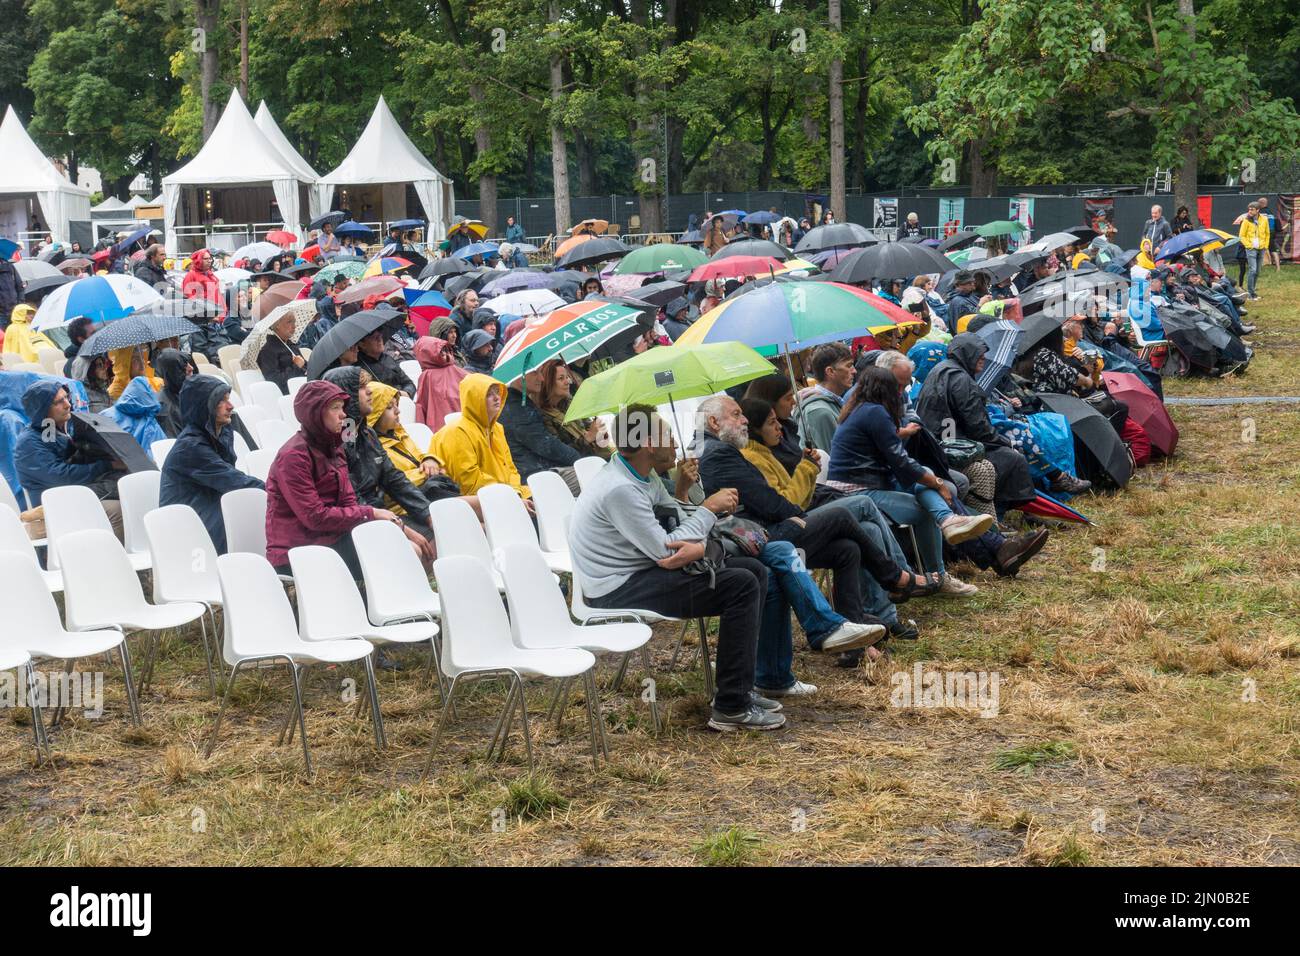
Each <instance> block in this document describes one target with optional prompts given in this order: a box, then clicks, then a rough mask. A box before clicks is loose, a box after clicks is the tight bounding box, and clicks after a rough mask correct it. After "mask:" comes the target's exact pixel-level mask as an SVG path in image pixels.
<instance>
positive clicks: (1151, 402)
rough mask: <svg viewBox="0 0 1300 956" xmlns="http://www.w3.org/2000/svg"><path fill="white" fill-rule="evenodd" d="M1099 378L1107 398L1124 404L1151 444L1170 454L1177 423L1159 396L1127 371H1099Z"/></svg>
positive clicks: (1175, 436) (1172, 451)
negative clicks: (1104, 386) (1108, 394)
mask: <svg viewBox="0 0 1300 956" xmlns="http://www.w3.org/2000/svg"><path fill="white" fill-rule="evenodd" d="M1101 377H1102V379H1103V380H1104V381H1105V383H1106V391H1108V392H1110V394H1111V397H1113V398H1117V399H1119V400H1120V401H1121V402H1124V403H1125V404H1126V405H1128V413H1129V417H1131V418H1132V419H1133V420H1134V421H1135V422H1137V423H1138V424H1139V425H1141V426H1142V427H1143V428H1144V429H1145V430H1146V433H1147V436H1148V437H1149V438H1150V439H1151V444H1152V445H1153V446H1154V447H1156V448H1158V449H1159V450H1160V451H1161V453H1162V454H1165V455H1172V454H1173V453H1174V449H1175V448H1177V447H1178V426H1177V425H1175V424H1174V420H1173V419H1172V418H1170V417H1169V412H1168V410H1167V409H1166V408H1165V403H1164V402H1162V401H1160V398H1159V396H1157V395H1156V393H1155V392H1153V391H1151V389H1150V388H1148V387H1147V384H1146V382H1144V381H1142V379H1140V378H1139V377H1138V376H1136V375H1134V374H1132V373H1131V372H1102V373H1101Z"/></svg>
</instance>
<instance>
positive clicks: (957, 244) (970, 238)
mask: <svg viewBox="0 0 1300 956" xmlns="http://www.w3.org/2000/svg"><path fill="white" fill-rule="evenodd" d="M979 237H980V234H979V233H978V232H975V231H974V230H973V229H959V230H958V231H957V232H954V233H953V234H952V235H951V236H948V237H947V238H946V239H944V240H943V241H942V242H940V243H939V247H938V248H939V251H940V252H952V251H954V250H956V249H965V248H966V247H967V246H969V245H970V244H971V243H973V242H974V241H975V240H976V239H978V238H979Z"/></svg>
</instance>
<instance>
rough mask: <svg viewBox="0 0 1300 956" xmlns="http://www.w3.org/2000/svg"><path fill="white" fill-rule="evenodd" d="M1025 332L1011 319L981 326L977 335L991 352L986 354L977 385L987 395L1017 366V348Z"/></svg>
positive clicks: (976, 380)
mask: <svg viewBox="0 0 1300 956" xmlns="http://www.w3.org/2000/svg"><path fill="white" fill-rule="evenodd" d="M1023 331H1024V330H1023V329H1021V328H1020V326H1019V325H1018V324H1017V323H1015V322H1012V321H1010V320H1009V319H998V320H997V321H996V322H990V323H989V324H988V325H983V326H980V328H979V329H978V330H977V331H976V333H975V334H976V335H978V336H979V337H980V338H982V339H983V340H984V341H985V342H987V343H988V346H989V350H988V351H987V352H985V353H984V369H983V371H981V372H980V374H979V376H978V377H977V378H976V379H975V384H976V385H978V386H979V387H980V390H981V391H982V392H983V393H984V394H985V395H988V394H989V393H990V392H992V391H993V387H994V386H995V385H997V383H998V382H999V381H1001V379H1002V376H1003V375H1005V374H1006V373H1007V372H1009V371H1010V370H1011V366H1012V365H1014V364H1015V361H1016V355H1017V352H1016V346H1017V345H1018V344H1019V343H1020V336H1021V334H1023Z"/></svg>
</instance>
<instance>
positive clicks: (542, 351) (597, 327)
mask: <svg viewBox="0 0 1300 956" xmlns="http://www.w3.org/2000/svg"><path fill="white" fill-rule="evenodd" d="M640 315H641V312H640V310H638V309H635V308H632V307H630V306H627V305H623V304H621V303H618V302H594V301H592V302H575V303H573V304H572V305H567V306H564V307H563V308H559V309H555V310H554V311H552V312H551V313H550V314H549V315H547V316H545V317H544V318H541V319H540V320H538V321H530V320H527V319H526V320H525V325H524V330H523V331H522V332H520V333H518V334H517V335H515V337H514V338H512V339H511V340H510V341H509V342H507V343H506V345H505V348H503V349H502V350H501V355H500V356H499V357H498V358H497V363H496V367H495V368H494V369H493V370H492V376H493V377H494V378H496V379H498V380H499V381H502V382H506V383H507V384H508V383H510V382H513V381H515V380H516V379H518V378H520V377H521V376H522V375H523V374H524V373H525V372H530V371H532V370H533V369H535V368H539V367H540V366H542V365H544V364H546V363H547V362H549V361H550V360H552V359H557V358H558V359H561V360H562V361H564V362H574V361H577V360H579V359H582V358H585V357H587V356H588V355H591V354H592V352H594V351H595V350H596V349H598V348H599V347H600V346H601V345H603V344H604V343H605V342H607V341H609V340H610V339H611V338H613V337H614V336H616V335H618V334H619V333H621V332H623V331H626V330H628V329H631V328H632V327H634V326H635V325H636V324H637V319H638V318H639V316H640ZM656 351H657V350H656ZM313 354H314V353H313Z"/></svg>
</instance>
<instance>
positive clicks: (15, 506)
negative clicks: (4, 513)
mask: <svg viewBox="0 0 1300 956" xmlns="http://www.w3.org/2000/svg"><path fill="white" fill-rule="evenodd" d="M26 494H27V492H26V491H24V492H23V495H24V496H26ZM0 507H2V508H5V509H7V510H10V511H12V512H13V513H14V514H16V515H18V517H19V519H20V520H21V518H22V514H23V512H24V511H25V510H27V509H25V508H24V507H23V506H22V505H20V504H19V503H18V499H17V498H16V497H14V490H13V489H12V488H10V487H9V482H7V481H5V479H4V478H3V477H0ZM24 534H26V532H25V531H24ZM29 540H30V541H31V542H32V546H33V547H37V548H43V547H45V545H46V542H47V540H48V539H47V538H31V539H29Z"/></svg>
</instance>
